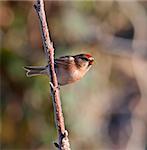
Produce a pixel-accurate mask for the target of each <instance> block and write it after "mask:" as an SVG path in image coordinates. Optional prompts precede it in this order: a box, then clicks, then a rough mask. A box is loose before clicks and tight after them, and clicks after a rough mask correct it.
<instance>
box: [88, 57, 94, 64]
mask: <svg viewBox="0 0 147 150" xmlns="http://www.w3.org/2000/svg"><path fill="white" fill-rule="evenodd" d="M93 63H94V58H93V57H90V58H89V64H90V65H92V64H93Z"/></svg>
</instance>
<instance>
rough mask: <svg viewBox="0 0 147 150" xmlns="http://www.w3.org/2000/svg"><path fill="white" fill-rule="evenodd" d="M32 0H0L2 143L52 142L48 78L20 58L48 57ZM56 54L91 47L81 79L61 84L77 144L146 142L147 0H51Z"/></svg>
mask: <svg viewBox="0 0 147 150" xmlns="http://www.w3.org/2000/svg"><path fill="white" fill-rule="evenodd" d="M33 4H34V2H33V1H6V0H5V1H0V59H1V61H0V64H1V68H0V75H1V79H0V85H1V87H0V88H1V103H0V112H1V113H0V145H1V149H3V150H11V149H13V150H20V149H21V150H23V149H24V150H25V149H27V150H29V149H30V150H33V149H35V150H45V149H51V150H52V149H55V147H54V145H53V142H54V141H57V132H56V128H55V125H54V115H53V106H52V100H51V96H50V91H49V80H48V78H47V77H45V76H38V77H31V78H27V77H26V76H25V71H24V70H23V66H26V65H45V64H46V60H45V56H44V51H43V47H42V41H41V34H40V28H39V21H38V17H37V14H36V12H35V10H34V8H33ZM45 8H46V15H47V20H48V25H49V30H50V36H51V39H52V41H53V43H54V47H55V49H56V51H55V57H59V56H63V55H69V54H78V53H91V54H92V55H93V56H94V58H95V63H94V65H93V66H92V68H91V69H90V71H89V72H88V73H87V75H86V76H85V77H84V78H83V79H82V80H81V81H79V82H77V83H75V84H71V85H67V86H65V87H61V90H60V91H61V100H62V107H63V112H64V117H65V124H66V128H67V130H68V131H69V139H70V143H71V147H72V149H73V150H98V149H99V150H145V149H147V142H146V141H147V2H146V1H130V2H129V1H125V2H123V1H113V0H112V1H46V2H45Z"/></svg>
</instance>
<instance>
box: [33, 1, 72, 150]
mask: <svg viewBox="0 0 147 150" xmlns="http://www.w3.org/2000/svg"><path fill="white" fill-rule="evenodd" d="M34 8H35V10H36V12H37V14H38V17H39V20H40V28H41V33H42V41H43V46H44V51H45V55H46V58H47V61H48V66H49V67H48V73H49V77H50V88H51V94H52V99H53V106H54V112H55V122H56V125H57V130H58V137H59V143H55V146H56V147H57V148H58V149H60V150H70V145H69V140H68V132H67V131H66V130H65V125H64V118H63V114H62V107H61V101H60V92H59V88H58V81H57V76H56V73H55V68H54V47H53V43H52V42H51V40H50V36H49V31H48V27H47V22H46V16H45V11H44V2H43V0H36V4H35V5H34Z"/></svg>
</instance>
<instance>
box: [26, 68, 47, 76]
mask: <svg viewBox="0 0 147 150" xmlns="http://www.w3.org/2000/svg"><path fill="white" fill-rule="evenodd" d="M24 69H25V70H26V71H27V72H26V75H27V77H31V76H36V75H45V74H46V75H47V69H46V67H44V66H39V67H37V66H26V67H24Z"/></svg>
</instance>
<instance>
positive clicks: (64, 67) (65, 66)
mask: <svg viewBox="0 0 147 150" xmlns="http://www.w3.org/2000/svg"><path fill="white" fill-rule="evenodd" d="M93 62H94V58H93V57H92V56H91V55H90V54H78V55H74V56H62V57H59V58H58V59H55V72H56V75H57V79H58V83H59V85H60V86H63V85H66V84H70V83H74V82H76V81H78V80H80V79H81V78H82V77H83V76H84V75H85V74H86V72H87V71H88V70H89V69H90V67H91V66H92V64H93ZM24 69H25V70H26V71H27V72H26V75H27V76H28V77H31V76H36V75H48V65H47V66H26V67H24Z"/></svg>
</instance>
